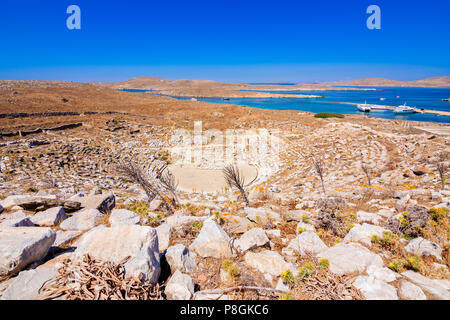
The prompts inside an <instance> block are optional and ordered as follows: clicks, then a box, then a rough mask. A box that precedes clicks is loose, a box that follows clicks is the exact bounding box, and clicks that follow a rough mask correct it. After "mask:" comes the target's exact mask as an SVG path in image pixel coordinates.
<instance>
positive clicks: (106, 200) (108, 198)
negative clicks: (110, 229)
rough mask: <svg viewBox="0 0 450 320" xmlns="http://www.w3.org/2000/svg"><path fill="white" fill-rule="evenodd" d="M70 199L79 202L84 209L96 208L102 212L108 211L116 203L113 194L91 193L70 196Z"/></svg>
mask: <svg viewBox="0 0 450 320" xmlns="http://www.w3.org/2000/svg"><path fill="white" fill-rule="evenodd" d="M70 200H71V201H76V202H80V203H81V207H82V208H84V209H97V210H99V211H100V212H102V213H110V212H111V211H112V209H113V208H114V207H115V205H116V197H115V196H114V194H111V193H110V194H93V195H89V196H87V197H72V198H70Z"/></svg>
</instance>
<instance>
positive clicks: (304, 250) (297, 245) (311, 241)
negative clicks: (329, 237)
mask: <svg viewBox="0 0 450 320" xmlns="http://www.w3.org/2000/svg"><path fill="white" fill-rule="evenodd" d="M326 249H328V247H327V246H326V245H325V243H324V242H323V241H322V239H320V237H319V236H318V235H317V234H315V233H314V232H302V233H301V234H299V235H298V236H297V237H296V238H294V239H292V240H291V242H290V243H289V245H288V246H287V247H286V248H284V249H283V253H285V254H288V255H292V253H293V252H297V253H298V254H300V255H301V256H305V255H307V254H308V253H309V254H312V255H317V254H318V253H320V252H322V251H324V250H326Z"/></svg>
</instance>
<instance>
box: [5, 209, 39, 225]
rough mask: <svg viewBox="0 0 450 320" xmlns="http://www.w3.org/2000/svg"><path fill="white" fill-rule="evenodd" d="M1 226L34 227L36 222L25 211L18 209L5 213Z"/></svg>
mask: <svg viewBox="0 0 450 320" xmlns="http://www.w3.org/2000/svg"><path fill="white" fill-rule="evenodd" d="M2 218H3V220H2V221H1V222H0V227H33V226H34V224H33V222H31V220H30V218H29V217H28V216H27V215H26V214H25V212H23V211H16V212H13V213H11V214H4V215H3V216H2Z"/></svg>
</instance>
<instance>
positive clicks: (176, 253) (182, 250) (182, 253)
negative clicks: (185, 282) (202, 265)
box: [165, 243, 195, 273]
mask: <svg viewBox="0 0 450 320" xmlns="http://www.w3.org/2000/svg"><path fill="white" fill-rule="evenodd" d="M165 256H166V260H167V263H168V264H169V266H170V269H171V270H180V271H182V272H187V273H190V272H192V271H194V268H195V258H194V256H193V255H191V252H190V251H189V249H188V248H186V247H185V246H184V245H183V244H181V243H180V244H177V245H175V246H172V247H170V248H167V251H166V254H165Z"/></svg>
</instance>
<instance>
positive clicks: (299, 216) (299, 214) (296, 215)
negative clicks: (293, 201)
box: [284, 210, 310, 222]
mask: <svg viewBox="0 0 450 320" xmlns="http://www.w3.org/2000/svg"><path fill="white" fill-rule="evenodd" d="M309 215H310V213H309V212H308V211H304V210H289V211H288V212H286V213H285V215H284V219H285V220H286V221H287V222H290V221H297V222H300V221H303V217H304V216H309Z"/></svg>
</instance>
